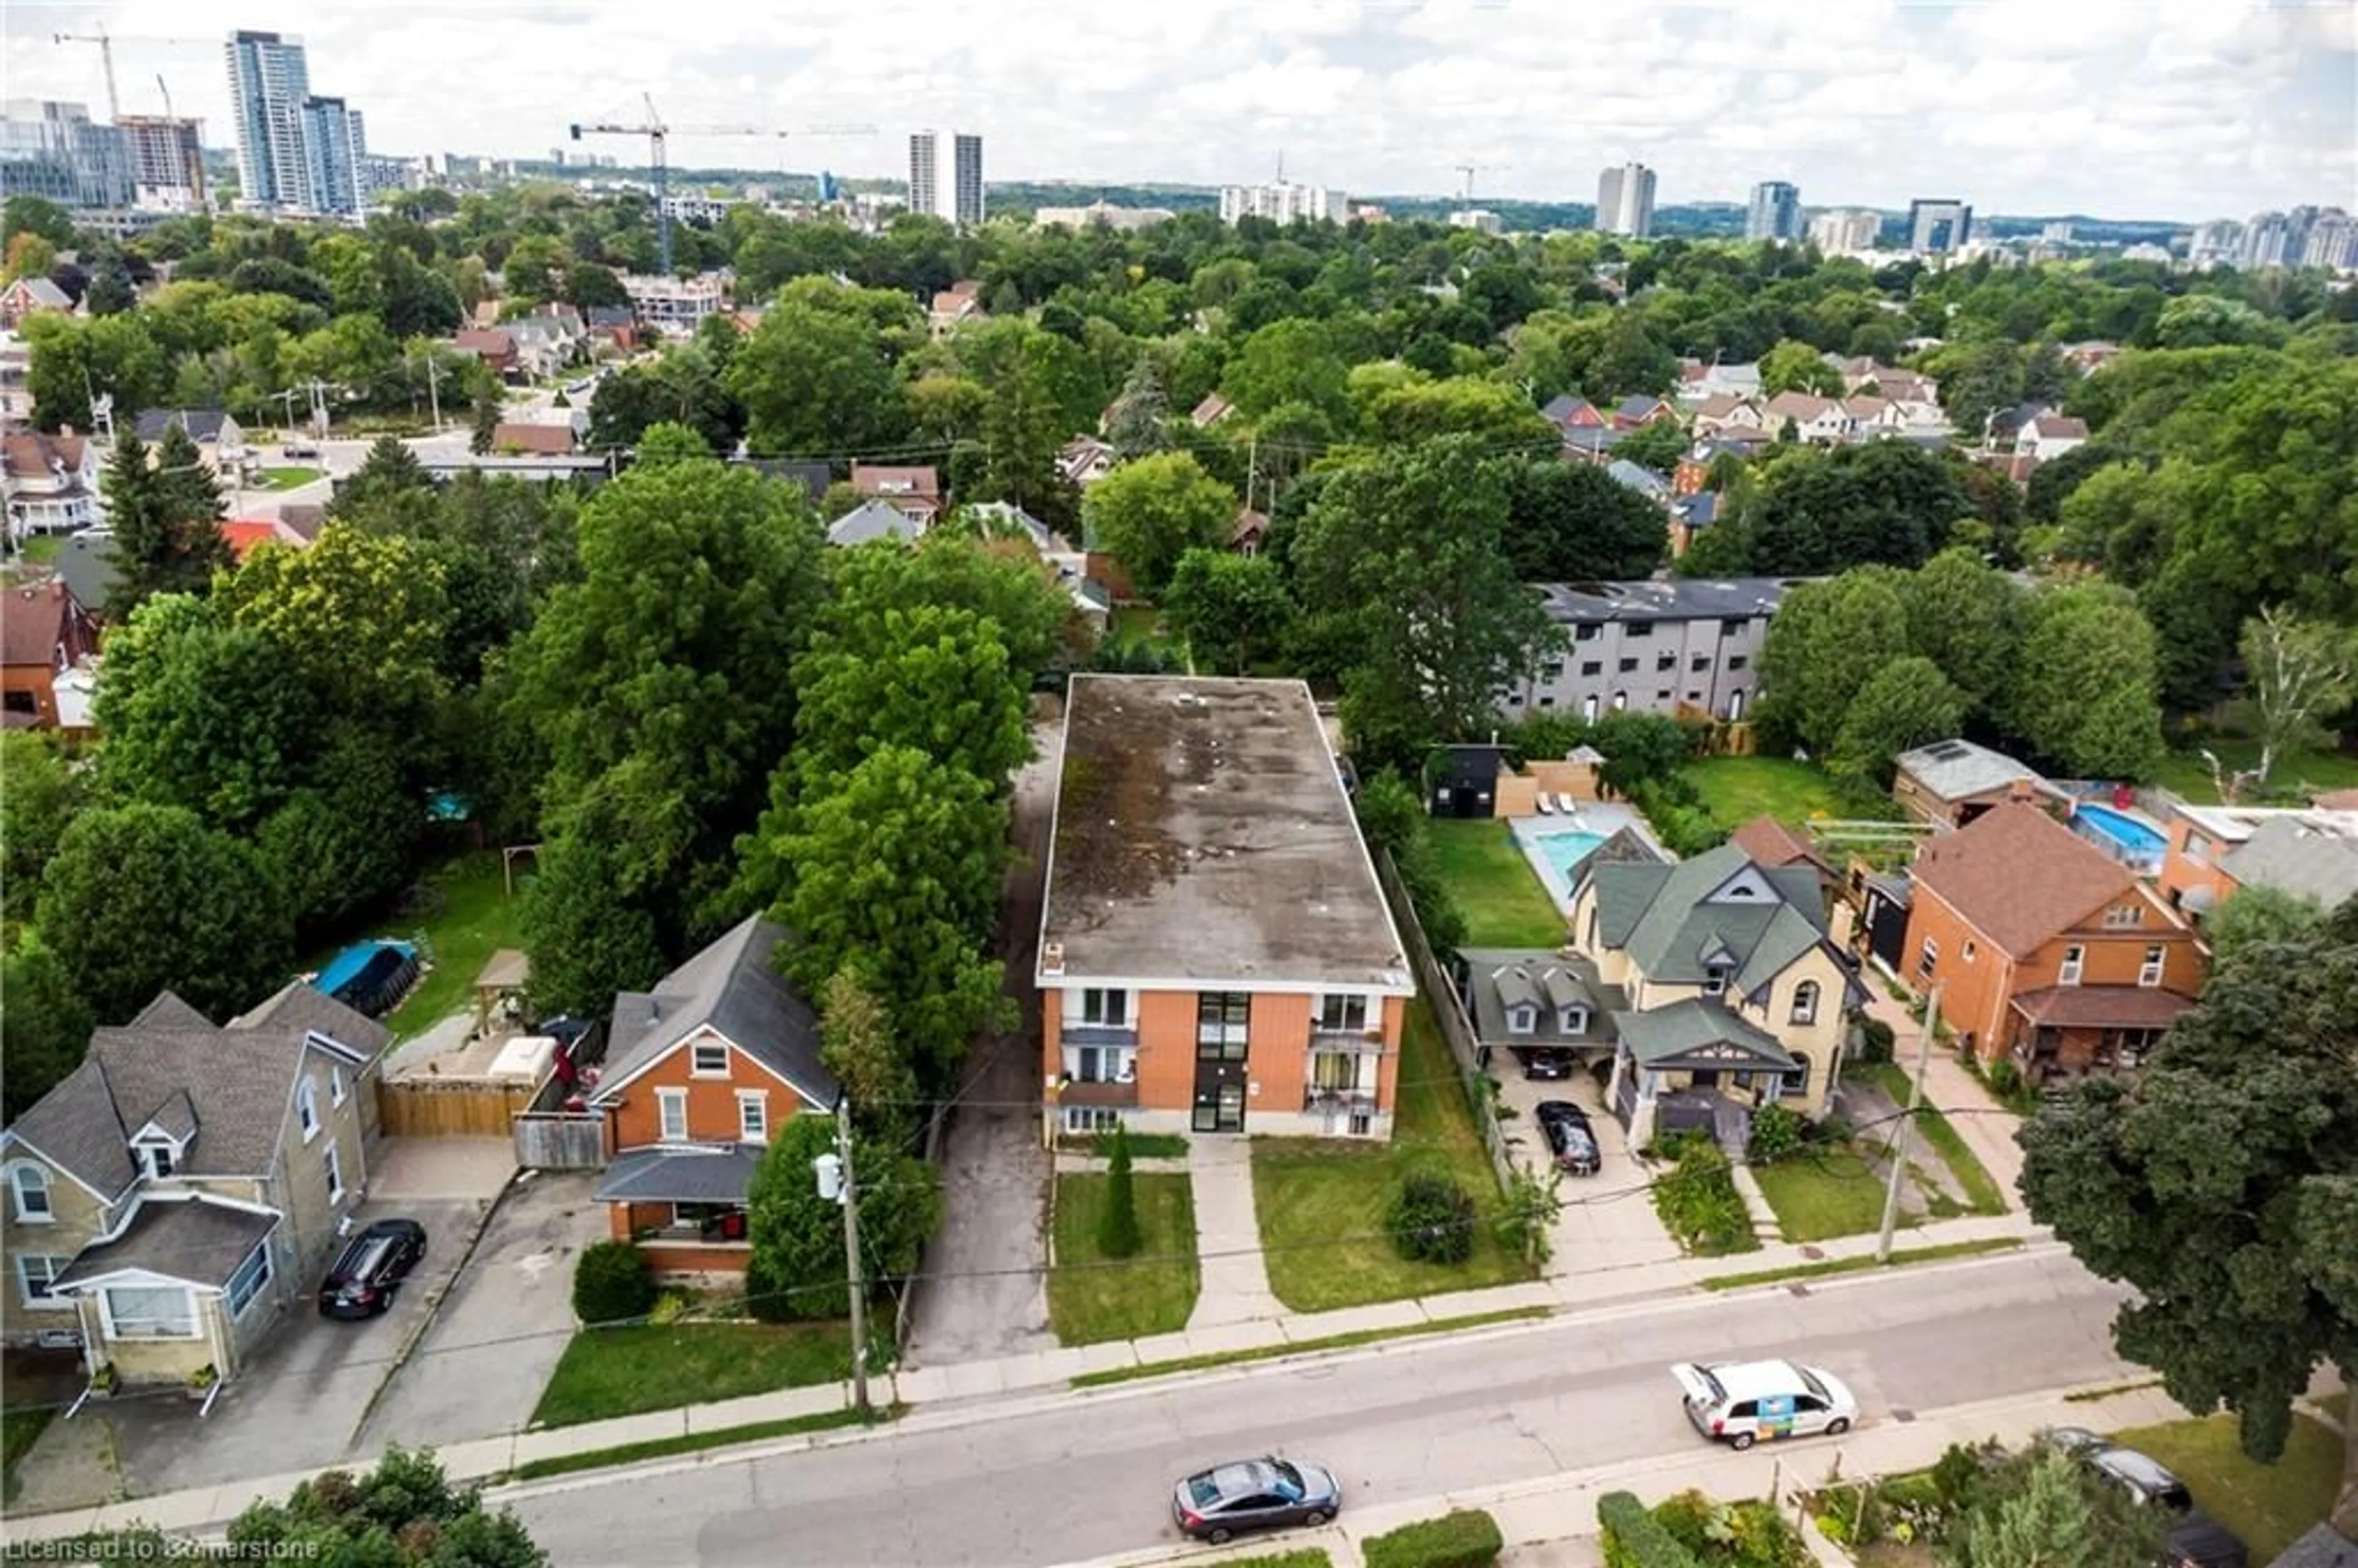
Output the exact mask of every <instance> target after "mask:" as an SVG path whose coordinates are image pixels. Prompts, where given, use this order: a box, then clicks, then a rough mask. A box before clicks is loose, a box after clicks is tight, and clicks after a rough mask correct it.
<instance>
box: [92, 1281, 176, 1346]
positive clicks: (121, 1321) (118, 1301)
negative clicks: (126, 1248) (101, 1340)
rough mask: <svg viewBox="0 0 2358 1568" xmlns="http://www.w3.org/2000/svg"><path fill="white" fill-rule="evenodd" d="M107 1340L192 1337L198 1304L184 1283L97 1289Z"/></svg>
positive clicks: (116, 1286) (112, 1286)
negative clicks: (98, 1290) (104, 1320)
mask: <svg viewBox="0 0 2358 1568" xmlns="http://www.w3.org/2000/svg"><path fill="white" fill-rule="evenodd" d="M99 1302H100V1305H101V1308H102V1309H103V1313H104V1315H105V1319H106V1336H107V1337H108V1338H109V1339H194V1338H195V1337H196V1336H197V1307H196V1303H195V1301H194V1300H192V1299H191V1298H190V1296H189V1288H188V1287H187V1286H186V1285H110V1286H108V1287H107V1288H106V1289H105V1290H104V1291H103V1292H100V1297H99Z"/></svg>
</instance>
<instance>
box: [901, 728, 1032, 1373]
mask: <svg viewBox="0 0 2358 1568" xmlns="http://www.w3.org/2000/svg"><path fill="white" fill-rule="evenodd" d="M1063 741H1064V726H1063V723H1062V721H1061V719H1058V720H1053V721H1046V722H1041V723H1035V724H1034V725H1033V728H1032V743H1033V749H1034V750H1036V751H1037V752H1039V755H1038V756H1037V757H1035V758H1033V761H1032V762H1030V763H1028V764H1027V765H1026V766H1025V767H1024V768H1023V770H1022V772H1021V773H1017V774H1016V775H1015V794H1014V823H1013V827H1012V828H1011V832H1012V834H1013V837H1014V840H1015V863H1014V864H1013V865H1012V866H1011V867H1009V868H1008V872H1007V885H1006V888H1005V889H1004V890H1003V892H1002V893H1001V898H1000V905H999V941H998V945H997V956H998V957H999V958H1000V960H1001V962H1002V963H1003V964H1005V965H1006V967H1007V994H1008V995H1009V996H1010V997H1012V998H1013V999H1014V1000H1015V1003H1016V1006H1017V1007H1018V1008H1019V1009H1020V1010H1021V1017H1020V1019H1019V1021H1018V1022H1017V1024H1016V1026H1015V1028H1014V1030H1013V1031H1012V1032H1011V1033H994V1034H990V1035H986V1036H984V1037H983V1038H982V1039H980V1040H979V1041H977V1042H976V1044H975V1054H974V1055H973V1057H972V1058H971V1059H970V1060H969V1061H968V1064H967V1068H966V1071H967V1081H966V1084H965V1086H964V1087H963V1089H962V1091H961V1093H960V1094H959V1096H958V1098H959V1100H960V1102H961V1103H960V1104H959V1106H958V1108H957V1110H956V1111H954V1112H953V1113H952V1115H951V1118H950V1123H949V1129H948V1131H947V1132H946V1135H945V1136H944V1138H943V1141H942V1230H941V1234H940V1235H939V1236H937V1237H936V1238H934V1241H933V1244H932V1245H931V1246H929V1247H927V1248H926V1249H925V1274H926V1276H927V1277H926V1278H925V1280H924V1281H921V1282H920V1283H919V1284H918V1286H917V1300H916V1306H915V1310H914V1313H913V1314H912V1321H911V1323H910V1327H909V1343H908V1345H906V1346H903V1353H904V1359H905V1360H906V1361H907V1362H908V1363H909V1364H910V1365H912V1366H927V1367H932V1366H941V1365H944V1364H946V1363H948V1362H955V1361H979V1360H986V1359H989V1358H990V1357H998V1356H1011V1355H1015V1354H1018V1353H1020V1352H1022V1351H1026V1350H1046V1349H1051V1348H1053V1347H1054V1346H1055V1343H1056V1340H1055V1335H1053V1334H1052V1333H1050V1332H1049V1329H1048V1287H1047V1276H1046V1273H1045V1272H1044V1271H1045V1268H1046V1264H1047V1248H1046V1238H1044V1236H1043V1235H1042V1233H1041V1229H1042V1226H1043V1224H1044V1220H1045V1217H1046V1215H1047V1208H1048V1182H1049V1179H1050V1175H1051V1172H1052V1161H1051V1159H1050V1156H1049V1153H1048V1151H1047V1150H1046V1149H1044V1147H1042V1145H1041V1141H1040V1133H1041V1120H1040V1116H1041V1111H1040V993H1039V991H1038V990H1037V989H1035V988H1034V987H1033V983H1032V977H1033V967H1034V962H1035V959H1036V957H1037V955H1038V951H1039V945H1040V903H1041V899H1042V897H1043V895H1044V892H1045V889H1046V886H1047V874H1048V823H1049V819H1050V817H1051V816H1052V815H1053V813H1054V807H1055V799H1056V776H1057V773H1058V771H1059V769H1060V767H1061V765H1062V743H1063Z"/></svg>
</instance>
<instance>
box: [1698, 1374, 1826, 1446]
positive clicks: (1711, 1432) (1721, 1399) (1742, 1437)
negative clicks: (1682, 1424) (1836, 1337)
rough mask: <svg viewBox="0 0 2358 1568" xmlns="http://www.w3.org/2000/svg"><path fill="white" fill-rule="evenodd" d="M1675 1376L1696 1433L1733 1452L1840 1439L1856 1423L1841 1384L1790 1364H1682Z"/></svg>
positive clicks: (1823, 1375) (1824, 1375)
mask: <svg viewBox="0 0 2358 1568" xmlns="http://www.w3.org/2000/svg"><path fill="white" fill-rule="evenodd" d="M1671 1377H1672V1378H1674V1379H1677V1380H1678V1385H1679V1387H1680V1389H1681V1390H1683V1391H1684V1393H1685V1395H1686V1399H1685V1405H1686V1412H1687V1420H1688V1421H1690V1422H1693V1423H1694V1429H1695V1431H1697V1432H1699V1433H1702V1434H1703V1435H1704V1436H1705V1437H1708V1438H1710V1439H1712V1440H1713V1441H1714V1442H1717V1443H1725V1444H1727V1445H1728V1446H1729V1447H1730V1448H1735V1449H1739V1450H1741V1449H1746V1448H1749V1447H1751V1446H1752V1445H1753V1444H1755V1443H1758V1442H1759V1441H1760V1440H1761V1439H1762V1438H1779V1437H1807V1436H1809V1435H1811V1434H1812V1433H1821V1432H1823V1433H1826V1434H1827V1435H1829V1436H1839V1435H1841V1434H1842V1433H1845V1432H1848V1431H1849V1430H1850V1429H1851V1423H1852V1422H1855V1421H1856V1420H1857V1419H1858V1400H1855V1399H1854V1398H1853V1397H1852V1396H1851V1391H1850V1390H1849V1389H1848V1388H1847V1387H1845V1386H1844V1383H1843V1381H1842V1379H1839V1378H1837V1377H1835V1376H1834V1375H1833V1373H1832V1372H1829V1371H1827V1370H1825V1369H1824V1368H1820V1367H1803V1366H1801V1365H1799V1364H1797V1363H1795V1362H1791V1361H1723V1362H1693V1361H1685V1362H1681V1363H1680V1364H1679V1365H1678V1366H1675V1367H1673V1368H1671Z"/></svg>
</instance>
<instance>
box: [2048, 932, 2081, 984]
mask: <svg viewBox="0 0 2358 1568" xmlns="http://www.w3.org/2000/svg"><path fill="white" fill-rule="evenodd" d="M2087 961H2088V950H2087V949H2086V948H2085V947H2082V946H2080V945H2079V944H2078V943H2077V942H2074V943H2072V944H2071V946H2069V947H2066V948H2064V949H2063V968H2061V970H2060V971H2059V972H2058V973H2057V974H2056V976H2055V983H2056V984H2058V985H2063V986H2076V985H2078V984H2079V983H2080V971H2081V969H2082V968H2083V967H2084V966H2085V965H2086V963H2087Z"/></svg>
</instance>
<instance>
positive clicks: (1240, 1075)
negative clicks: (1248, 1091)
mask: <svg viewBox="0 0 2358 1568" xmlns="http://www.w3.org/2000/svg"><path fill="white" fill-rule="evenodd" d="M1195 1130H1196V1131H1198V1132H1242V1131H1243V1130H1245V1065H1244V1064H1243V1063H1242V1062H1228V1061H1206V1060H1198V1061H1197V1062H1196V1064H1195Z"/></svg>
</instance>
